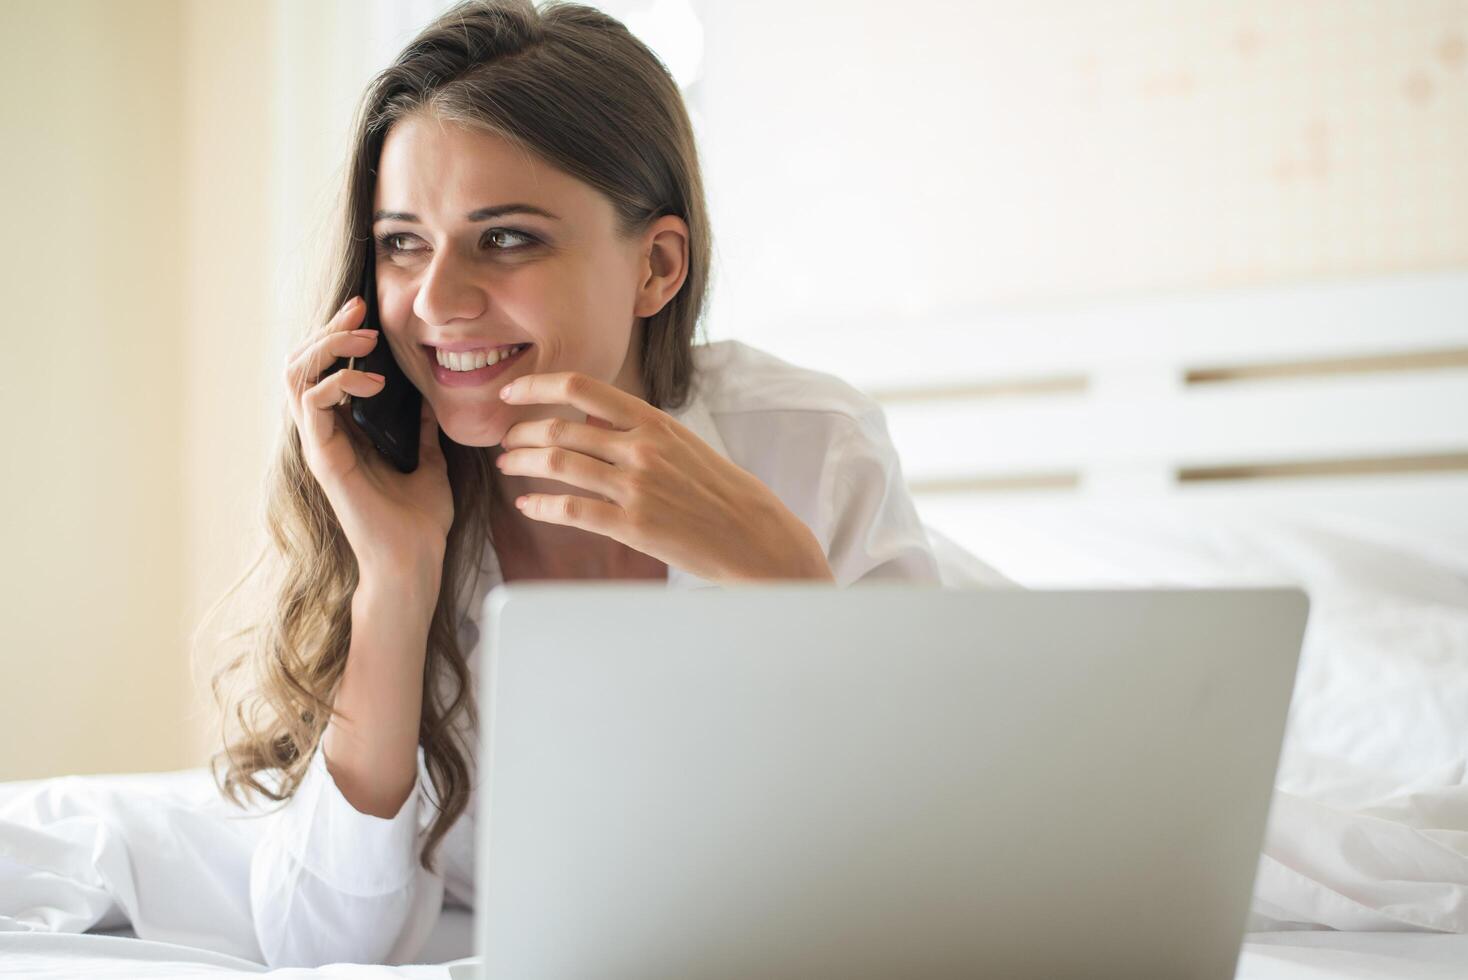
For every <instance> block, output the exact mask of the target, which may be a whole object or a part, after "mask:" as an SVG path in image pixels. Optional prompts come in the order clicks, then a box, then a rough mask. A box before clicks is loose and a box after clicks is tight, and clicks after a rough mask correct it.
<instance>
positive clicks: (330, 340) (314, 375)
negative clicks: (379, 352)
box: [286, 329, 378, 396]
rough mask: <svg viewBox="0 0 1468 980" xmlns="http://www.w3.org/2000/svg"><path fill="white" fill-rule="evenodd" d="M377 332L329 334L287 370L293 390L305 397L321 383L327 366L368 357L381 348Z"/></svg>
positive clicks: (287, 380)
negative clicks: (339, 359)
mask: <svg viewBox="0 0 1468 980" xmlns="http://www.w3.org/2000/svg"><path fill="white" fill-rule="evenodd" d="M377 341H378V335H377V331H376V330H368V329H360V330H353V331H350V332H347V333H329V334H327V335H326V336H324V337H321V338H319V339H318V340H317V341H316V342H315V343H314V344H312V345H311V346H310V347H307V348H306V350H305V351H304V352H303V353H302V354H301V356H300V357H298V358H296V360H295V361H293V362H292V363H291V364H290V365H289V366H288V367H287V368H286V383H287V384H288V385H289V386H290V390H291V391H293V392H296V393H297V396H299V395H300V394H303V393H304V392H305V390H306V389H307V388H309V387H311V386H312V385H314V384H315V383H316V382H317V381H320V380H321V373H322V372H323V371H325V370H326V368H327V366H328V365H330V364H332V363H333V362H335V361H336V360H337V359H338V358H342V357H365V356H366V355H367V354H368V353H370V352H371V350H372V348H374V347H376V346H377Z"/></svg>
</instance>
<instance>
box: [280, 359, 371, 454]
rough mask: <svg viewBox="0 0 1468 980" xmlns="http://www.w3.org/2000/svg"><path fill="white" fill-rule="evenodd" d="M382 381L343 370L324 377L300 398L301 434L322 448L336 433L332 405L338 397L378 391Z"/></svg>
mask: <svg viewBox="0 0 1468 980" xmlns="http://www.w3.org/2000/svg"><path fill="white" fill-rule="evenodd" d="M384 380H385V379H384V378H383V376H382V375H380V374H372V373H369V372H367V371H356V370H352V369H346V370H342V371H338V372H336V373H335V374H332V375H329V376H327V377H326V378H325V379H324V380H322V381H319V382H317V383H316V384H315V385H314V386H312V387H311V388H310V389H309V390H307V392H306V394H305V395H304V396H303V397H302V398H301V407H302V413H301V414H302V416H303V418H302V421H304V422H305V431H304V433H303V435H304V436H305V437H306V438H307V439H309V440H310V441H311V443H312V444H313V445H316V446H321V445H325V443H326V440H327V439H330V438H331V434H332V433H333V432H334V431H336V411H335V409H336V406H337V404H338V403H340V402H341V400H342V395H344V394H346V395H358V396H361V397H363V398H366V397H369V396H371V395H375V394H377V393H378V392H379V391H381V390H382V385H383V382H384Z"/></svg>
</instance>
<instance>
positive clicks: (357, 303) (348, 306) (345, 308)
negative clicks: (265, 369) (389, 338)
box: [285, 296, 367, 363]
mask: <svg viewBox="0 0 1468 980" xmlns="http://www.w3.org/2000/svg"><path fill="white" fill-rule="evenodd" d="M361 300H362V297H360V296H353V297H352V298H351V299H349V300H347V301H346V302H345V303H343V304H342V307H341V309H339V310H337V311H336V313H334V314H332V317H331V319H330V320H327V321H326V327H325V328H324V329H322V330H320V331H312V332H311V335H310V336H308V337H307V338H306V339H305V340H303V341H301V342H300V343H299V344H297V345H296V346H295V349H294V350H292V351H291V352H290V353H289V354H287V355H286V358H285V359H286V363H290V362H291V361H294V360H295V359H296V358H298V357H300V356H301V355H302V354H303V353H305V350H306V348H307V347H310V346H311V345H312V344H314V343H316V341H317V340H319V339H320V337H321V334H323V333H335V332H337V331H339V330H350V329H352V327H353V326H355V324H354V323H347V321H348V320H355V319H357V316H356V314H358V313H364V314H365V313H366V311H367V306H366V304H365V303H363V302H361Z"/></svg>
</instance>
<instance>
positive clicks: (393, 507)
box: [285, 296, 454, 602]
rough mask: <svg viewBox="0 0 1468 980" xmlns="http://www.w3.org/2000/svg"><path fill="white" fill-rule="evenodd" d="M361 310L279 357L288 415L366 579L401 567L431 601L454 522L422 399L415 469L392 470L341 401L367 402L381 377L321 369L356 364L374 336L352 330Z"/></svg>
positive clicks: (342, 313) (355, 304) (397, 574)
mask: <svg viewBox="0 0 1468 980" xmlns="http://www.w3.org/2000/svg"><path fill="white" fill-rule="evenodd" d="M365 311H366V304H364V303H363V302H362V298H361V297H360V296H356V297H353V298H352V300H351V301H350V302H348V303H347V305H346V306H344V307H342V309H341V310H339V311H338V312H337V314H336V315H335V316H334V317H332V318H331V321H330V322H329V323H328V324H327V325H326V332H325V334H323V335H321V336H318V337H314V338H312V339H310V340H308V341H306V342H305V343H304V344H302V345H301V346H300V347H298V348H296V350H294V351H292V352H291V354H290V356H289V357H288V358H287V359H286V371H285V381H286V389H287V391H288V392H289V402H290V411H291V416H292V418H293V419H294V420H295V423H296V430H297V431H298V432H299V433H300V437H301V449H302V453H303V455H304V456H305V460H306V465H307V467H308V468H309V469H310V470H311V474H312V475H313V476H314V477H315V478H316V481H317V483H319V484H320V485H321V489H322V491H323V492H325V494H326V497H327V500H328V501H330V503H331V506H332V510H333V511H334V512H335V513H336V517H337V520H338V521H340V522H341V526H342V531H343V532H344V533H345V534H346V536H347V541H348V543H350V544H351V546H352V551H353V553H354V554H355V555H356V557H357V564H358V568H359V569H360V577H361V578H362V579H363V580H364V581H368V580H372V581H390V580H394V579H401V576H402V575H403V574H404V571H405V570H414V571H416V572H418V573H420V574H421V575H422V576H425V578H423V579H421V580H420V584H424V585H428V584H431V585H432V586H433V589H432V593H433V594H432V596H429V597H427V598H428V600H429V601H430V602H432V601H435V599H436V596H437V585H438V576H439V574H440V572H441V569H442V563H443V553H444V547H445V542H446V541H447V539H448V533H449V527H450V525H452V523H453V519H454V502H453V495H452V493H451V491H450V489H449V480H448V465H447V463H446V462H445V461H444V456H443V451H442V449H441V448H440V447H439V443H438V420H437V419H436V418H435V417H434V415H433V408H432V406H431V405H430V404H429V403H428V399H426V398H425V399H423V407H422V413H421V429H420V432H419V465H418V468H417V469H416V470H414V471H413V472H412V473H400V472H398V471H397V470H396V469H395V468H394V467H393V466H392V465H391V464H389V463H388V462H387V460H386V459H384V458H383V457H382V456H381V454H379V453H378V452H377V451H376V450H375V449H373V447H372V446H371V445H370V444H369V443H368V442H367V440H366V439H365V438H364V437H363V436H362V434H361V433H360V430H358V429H357V427H356V426H355V425H353V424H352V423H351V421H350V420H349V418H348V417H347V415H346V412H347V411H348V410H347V409H346V408H344V407H341V406H342V403H343V402H344V401H345V400H346V398H345V396H347V395H354V396H356V397H358V398H370V397H371V396H373V395H375V394H377V393H378V392H379V391H381V390H382V385H383V379H382V376H381V375H377V374H369V373H367V372H364V371H358V370H355V369H353V368H342V369H341V370H338V371H333V372H331V373H330V374H327V375H326V376H325V377H324V378H323V377H322V372H323V371H325V370H326V369H327V368H328V367H329V366H330V365H332V364H333V363H334V362H335V361H336V360H337V359H338V358H343V357H362V356H363V355H365V354H366V353H367V352H368V351H370V350H372V349H373V348H374V347H375V346H376V345H377V344H378V343H379V342H381V338H380V337H379V336H378V332H377V331H376V330H358V329H357V328H358V327H359V326H360V325H361V323H362V320H363V317H364V314H365Z"/></svg>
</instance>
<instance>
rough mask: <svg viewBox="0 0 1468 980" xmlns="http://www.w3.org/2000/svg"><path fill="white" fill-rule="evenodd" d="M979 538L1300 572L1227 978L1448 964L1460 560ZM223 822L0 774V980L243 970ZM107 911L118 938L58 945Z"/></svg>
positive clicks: (1460, 682) (1237, 539)
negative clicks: (1289, 681) (1239, 949)
mask: <svg viewBox="0 0 1468 980" xmlns="http://www.w3.org/2000/svg"><path fill="white" fill-rule="evenodd" d="M982 530H983V532H984V538H983V542H982V543H975V541H974V540H973V535H972V534H969V535H965V543H966V544H968V545H969V546H970V547H971V548H974V550H976V551H978V552H979V554H980V555H981V556H982V557H983V558H984V559H985V560H986V561H989V562H991V563H992V564H993V565H994V566H995V567H997V568H999V569H1000V570H1001V571H1002V572H1004V573H1005V574H1008V575H1010V576H1011V577H1012V578H1014V579H1016V580H1017V581H1019V582H1021V583H1022V584H1026V585H1032V586H1044V585H1062V584H1066V585H1074V584H1110V585H1118V584H1126V585H1150V584H1157V585H1162V584H1190V585H1204V584H1244V583H1249V584H1254V583H1258V582H1263V581H1289V582H1297V583H1300V584H1302V585H1304V586H1305V587H1306V588H1307V589H1308V590H1309V591H1310V593H1311V597H1312V611H1311V620H1310V624H1309V627H1308V629H1307V632H1306V642H1305V650H1304V652H1303V654H1302V657H1301V663H1300V672H1299V676H1298V678H1297V682H1296V692H1295V699H1294V702H1293V703H1292V706H1291V711H1290V718H1289V723H1288V726H1287V732H1286V742H1285V753H1284V757H1283V759H1282V760H1281V765H1280V770H1279V773H1278V777H1277V780H1276V787H1277V789H1276V793H1275V795H1274V799H1273V802H1272V805H1271V810H1270V814H1269V820H1268V826H1267V832H1266V838H1265V843H1264V848H1263V853H1262V854H1261V856H1260V859H1259V864H1258V875H1257V879H1256V883H1255V891H1254V898H1253V903H1252V908H1251V911H1250V916H1249V929H1250V930H1251V932H1250V936H1249V937H1248V942H1247V943H1246V945H1245V948H1244V953H1243V956H1242V958H1241V960H1240V968H1239V974H1238V975H1239V977H1241V978H1274V977H1278V978H1306V977H1326V976H1330V977H1362V978H1377V977H1382V978H1385V977H1407V978H1415V977H1440V976H1442V977H1445V976H1455V977H1468V935H1462V934H1468V773H1465V765H1468V567H1464V566H1463V565H1461V564H1458V563H1456V562H1455V561H1453V560H1452V556H1450V555H1441V554H1430V551H1431V549H1421V548H1416V549H1406V548H1403V547H1401V546H1400V545H1399V544H1391V543H1384V542H1383V541H1382V540H1381V539H1380V537H1379V536H1375V535H1373V534H1370V533H1366V532H1365V531H1364V530H1363V529H1360V528H1355V527H1348V528H1342V527H1340V526H1328V525H1326V524H1321V523H1317V524H1313V525H1300V524H1298V523H1297V522H1290V523H1288V524H1286V523H1282V522H1279V521H1276V520H1272V519H1271V518H1270V517H1269V516H1268V515H1263V514H1257V513H1256V514H1248V515H1242V516H1232V517H1227V518H1225V517H1222V516H1218V515H1211V516H1210V517H1209V519H1208V520H1206V521H1200V520H1198V519H1197V517H1196V516H1195V515H1191V514H1189V515H1185V516H1184V515H1179V514H1167V513H1163V512H1160V511H1157V510H1152V511H1149V512H1148V513H1147V514H1145V515H1142V514H1138V513H1136V512H1127V511H1117V510H1106V509H1095V508H1090V509H1087V508H1073V509H1071V510H1069V511H1067V512H1065V513H1063V514H1056V513H1052V514H1049V515H1047V516H1046V520H1044V521H1039V520H1035V521H1030V522H1019V523H1006V524H1003V525H997V524H996V525H993V526H989V527H986V528H983V529H982ZM976 567H977V566H976ZM978 570H979V571H980V572H982V569H981V568H978ZM234 814H235V811H234V810H233V809H232V808H229V807H227V806H226V805H225V804H224V803H223V802H222V801H220V800H219V799H218V798H217V794H216V793H215V792H214V790H213V787H212V784H211V783H210V782H209V780H208V776H207V773H206V771H205V770H203V769H197V770H187V771H183V772H177V773H158V774H135V775H128V776H86V777H77V776H72V777H63V778H59V779H52V780H40V781H30V782H24V783H4V784H0V975H7V976H8V975H13V976H27V977H47V976H76V975H87V976H99V977H106V976H136V975H139V974H140V973H146V974H147V975H150V976H195V975H198V976H218V975H221V974H224V975H228V974H231V973H255V972H264V967H263V966H260V965H259V963H258V960H259V956H258V950H257V949H256V948H255V947H254V938H253V934H252V931H251V930H250V928H249V909H248V904H247V898H245V897H242V893H241V891H240V889H239V887H238V885H239V882H241V881H246V880H247V878H248V857H249V853H250V848H251V846H252V843H253V840H254V838H255V836H257V835H258V834H259V833H260V832H261V830H262V828H261V825H260V823H259V822H258V821H252V820H241V819H238V818H237V817H235V816H234ZM266 819H268V818H266ZM446 915H449V916H454V915H457V916H466V915H467V912H465V911H464V910H449V911H448V912H447V913H446ZM128 925H130V926H131V929H132V931H134V932H135V933H136V935H137V936H139V937H142V938H141V939H137V938H119V937H116V936H106V935H80V933H83V932H86V931H87V930H108V929H116V928H117V927H122V926H128ZM1056 928H1057V933H1063V926H1061V925H1057V927H1056ZM1323 930H1346V932H1333V931H1323ZM461 937H462V934H461ZM459 947H460V948H456V949H453V950H443V949H440V950H438V951H436V954H435V955H436V956H437V957H438V958H439V959H440V960H443V959H451V958H454V957H457V956H462V955H464V954H465V953H466V952H467V951H468V950H467V948H466V947H464V944H463V942H462V941H461V942H460V943H459ZM142 963H146V964H147V969H145V970H143V969H139V967H140V964H142ZM271 975H272V976H302V977H324V976H336V975H341V976H413V977H427V976H436V977H443V976H447V975H448V973H447V970H446V969H445V968H444V967H442V966H430V965H424V966H412V967H375V968H365V967H360V966H337V967H318V968H313V969H290V970H276V971H274V972H273V973H272V974H271Z"/></svg>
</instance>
